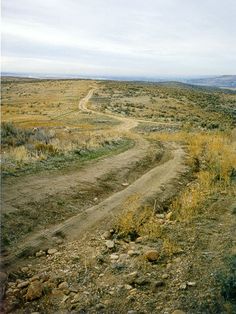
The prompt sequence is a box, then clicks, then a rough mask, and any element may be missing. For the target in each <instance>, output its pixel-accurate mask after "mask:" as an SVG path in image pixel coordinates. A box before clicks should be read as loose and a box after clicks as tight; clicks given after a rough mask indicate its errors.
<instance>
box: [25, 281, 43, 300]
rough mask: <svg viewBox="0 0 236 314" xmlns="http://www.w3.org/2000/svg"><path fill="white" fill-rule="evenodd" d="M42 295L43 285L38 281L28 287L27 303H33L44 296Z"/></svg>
mask: <svg viewBox="0 0 236 314" xmlns="http://www.w3.org/2000/svg"><path fill="white" fill-rule="evenodd" d="M42 293H43V285H42V283H41V282H40V281H38V280H36V281H33V282H31V284H30V285H29V287H28V290H27V293H26V301H33V300H35V299H38V298H40V297H41V296H42Z"/></svg>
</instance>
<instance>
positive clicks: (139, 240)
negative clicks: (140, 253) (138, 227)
mask: <svg viewBox="0 0 236 314" xmlns="http://www.w3.org/2000/svg"><path fill="white" fill-rule="evenodd" d="M135 242H136V243H141V242H143V237H138V238H137V239H136V240H135Z"/></svg>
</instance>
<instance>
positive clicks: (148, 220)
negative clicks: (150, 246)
mask: <svg viewBox="0 0 236 314" xmlns="http://www.w3.org/2000/svg"><path fill="white" fill-rule="evenodd" d="M140 197H141V196H140V195H132V196H130V197H129V198H128V199H127V200H126V202H125V203H124V204H123V211H122V213H121V214H120V215H119V216H118V218H117V220H116V226H115V228H116V230H117V231H118V233H119V234H120V235H121V236H124V237H127V236H129V237H130V238H131V239H135V238H137V237H139V236H145V237H147V238H149V239H157V238H159V237H160V234H161V227H160V223H159V222H158V219H157V217H156V215H155V212H154V210H153V208H150V207H144V208H143V207H141V208H140V203H139V201H140Z"/></svg>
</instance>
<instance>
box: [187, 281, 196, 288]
mask: <svg viewBox="0 0 236 314" xmlns="http://www.w3.org/2000/svg"><path fill="white" fill-rule="evenodd" d="M187 285H188V286H189V287H194V286H196V282H195V281H188V282H187Z"/></svg>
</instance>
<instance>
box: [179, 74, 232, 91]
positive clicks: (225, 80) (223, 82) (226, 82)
mask: <svg viewBox="0 0 236 314" xmlns="http://www.w3.org/2000/svg"><path fill="white" fill-rule="evenodd" d="M185 83H188V84H196V85H205V86H214V87H228V88H236V75H221V76H214V77H207V78H198V79H187V80H185Z"/></svg>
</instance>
